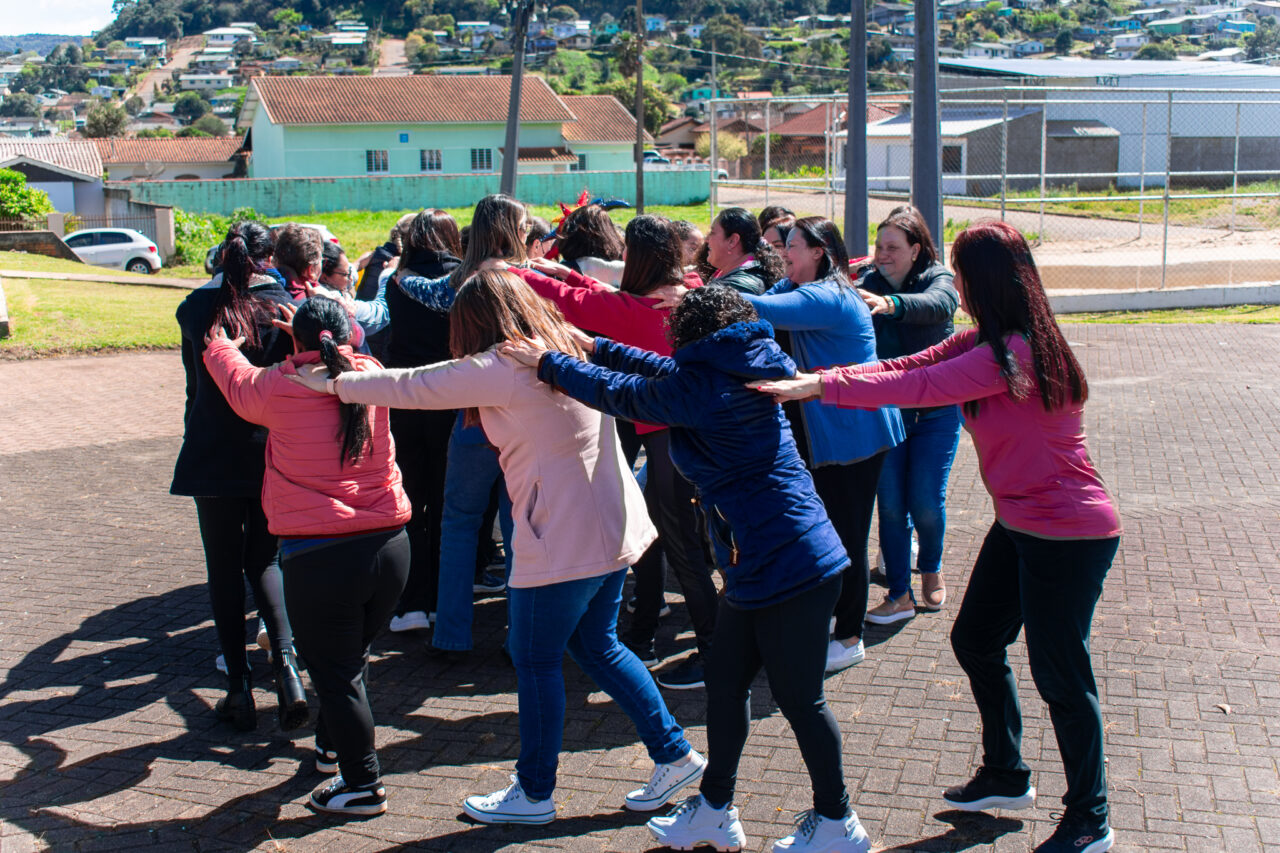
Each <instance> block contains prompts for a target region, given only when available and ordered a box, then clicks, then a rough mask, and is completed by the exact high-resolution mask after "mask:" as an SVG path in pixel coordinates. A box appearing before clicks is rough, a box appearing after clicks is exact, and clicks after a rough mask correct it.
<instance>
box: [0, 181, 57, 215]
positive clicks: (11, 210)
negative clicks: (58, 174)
mask: <svg viewBox="0 0 1280 853" xmlns="http://www.w3.org/2000/svg"><path fill="white" fill-rule="evenodd" d="M48 213H53V202H51V201H49V194H48V193H46V192H45V191H44V190H38V189H36V188H35V187H29V186H27V176H26V175H24V174H22V173H21V172H16V171H14V170H13V169H0V217H4V218H5V219H38V218H39V217H42V216H44V215H45V214H48Z"/></svg>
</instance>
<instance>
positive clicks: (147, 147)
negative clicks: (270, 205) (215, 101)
mask: <svg viewBox="0 0 1280 853" xmlns="http://www.w3.org/2000/svg"><path fill="white" fill-rule="evenodd" d="M95 142H96V143H97V145H98V153H99V154H100V155H101V156H102V162H104V163H146V162H156V163H221V162H225V161H227V160H230V159H231V158H232V157H233V156H234V155H235V153H236V152H237V151H239V150H240V146H241V145H243V144H244V140H243V139H241V138H240V137H239V136H234V135H233V136H222V137H210V138H207V139H206V138H201V137H196V138H185V139H178V138H174V139H98V140H95Z"/></svg>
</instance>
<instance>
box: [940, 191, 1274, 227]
mask: <svg viewBox="0 0 1280 853" xmlns="http://www.w3.org/2000/svg"><path fill="white" fill-rule="evenodd" d="M1230 191H1231V187H1230V186H1227V187H1226V188H1224V189H1220V190H1201V191H1199V192H1205V193H1208V192H1215V193H1222V192H1228V193H1229V192H1230ZM1239 191H1240V193H1263V192H1270V193H1274V192H1280V181H1261V182H1255V183H1248V184H1245V183H1241V184H1240V188H1239ZM1161 192H1162V188H1160V187H1150V186H1149V187H1147V195H1149V196H1158V195H1160V193H1161ZM1173 192H1174V193H1175V194H1190V193H1194V192H1197V190H1194V189H1191V188H1186V187H1174V190H1173ZM1137 195H1139V193H1138V191H1137V190H1115V189H1111V190H1106V191H1086V192H1081V191H1078V190H1075V189H1073V188H1071V187H1058V188H1051V189H1048V190H1046V191H1045V196H1046V198H1048V199H1049V201H1046V202H1045V206H1044V209H1045V211H1046V212H1048V213H1067V214H1072V215H1075V216H1086V217H1089V218H1092V219H1123V220H1128V221H1130V222H1137V221H1138V208H1139V202H1138V201H1137V199H1136V198H1135V197H1136V196H1137ZM1039 197H1040V190H1039V189H1038V188H1036V189H1031V190H1019V191H1017V192H1010V193H1008V194H1007V195H1006V198H1007V200H1008V203H1009V204H1010V205H1011V206H1012V207H1013V208H1014V209H1015V210H1018V209H1022V210H1027V209H1030V210H1038V209H1039V207H1040V205H1039V202H1027V201H1025V199H1033V198H1039ZM1055 197H1058V198H1079V199H1088V200H1087V201H1054V200H1053V199H1054V198H1055ZM964 203H965V204H966V205H967V204H970V202H969V201H967V200H966V201H965V202H964ZM973 203H974V204H977V205H979V206H986V207H996V208H998V207H999V206H1000V196H999V195H996V196H995V197H994V200H992V199H975V200H974V201H973ZM1230 216H1231V199H1229V198H1182V199H1177V198H1175V199H1172V200H1171V201H1170V202H1169V221H1170V222H1172V223H1174V224H1178V225H1198V224H1225V223H1226V221H1227V220H1228V219H1229V218H1230ZM1142 220H1143V221H1144V222H1162V221H1163V220H1164V202H1163V201H1161V200H1160V199H1148V200H1147V201H1146V202H1144V203H1142ZM1236 224H1237V225H1239V226H1241V227H1243V228H1247V229H1251V230H1252V229H1263V228H1275V227H1277V226H1280V204H1278V203H1277V199H1275V198H1240V199H1236Z"/></svg>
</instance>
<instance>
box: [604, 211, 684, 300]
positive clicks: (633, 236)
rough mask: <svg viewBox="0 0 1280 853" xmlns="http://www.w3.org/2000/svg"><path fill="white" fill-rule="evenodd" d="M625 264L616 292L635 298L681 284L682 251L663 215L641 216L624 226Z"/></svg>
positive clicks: (678, 239) (682, 269) (677, 239)
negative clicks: (625, 237) (625, 230)
mask: <svg viewBox="0 0 1280 853" xmlns="http://www.w3.org/2000/svg"><path fill="white" fill-rule="evenodd" d="M626 236H627V263H626V266H624V267H623V268H622V281H620V282H619V283H618V290H620V291H622V292H623V293H630V294H633V295H635V296H644V295H645V294H647V293H651V292H652V291H654V290H656V289H658V288H659V287H662V286H663V285H666V284H679V283H680V282H682V281H684V248H683V247H682V246H681V245H680V238H679V237H677V236H676V232H675V230H674V229H673V228H672V227H671V220H670V219H667V218H666V217H665V216H652V215H650V214H647V213H644V214H641V215H640V216H637V217H636V218H635V219H632V220H631V221H630V222H628V223H627V235H626Z"/></svg>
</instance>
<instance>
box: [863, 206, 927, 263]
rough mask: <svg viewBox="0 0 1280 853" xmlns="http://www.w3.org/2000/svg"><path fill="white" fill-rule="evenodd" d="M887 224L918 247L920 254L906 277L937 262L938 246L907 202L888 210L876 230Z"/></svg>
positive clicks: (919, 214) (909, 242)
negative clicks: (887, 213)
mask: <svg viewBox="0 0 1280 853" xmlns="http://www.w3.org/2000/svg"><path fill="white" fill-rule="evenodd" d="M888 225H892V226H893V227H894V228H897V229H898V230H899V231H901V232H902V233H904V234H906V235H907V244H908V245H911V246H919V247H920V254H918V255H916V261H915V263H914V264H912V265H911V272H910V273H908V277H910V276H913V275H919V274H920V273H921V272H923V271H924V270H925V269H927V268H928V267H929V265H930V264H934V263H937V261H938V248H937V247H936V246H935V245H934V244H933V235H932V234H930V233H929V226H928V225H927V224H926V223H925V221H924V215H923V214H922V213H920V211H919V210H917V209H916V208H915V207H913V206H911V205H909V204H903V205H899V206H898V207H895V208H894V209H893V210H891V211H889V215H888V216H887V217H886V218H885V220H884V221H883V222H881V223H880V224H879V225H877V226H876V230H877V231H879V230H880V229H881V228H884V227H885V226H888Z"/></svg>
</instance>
